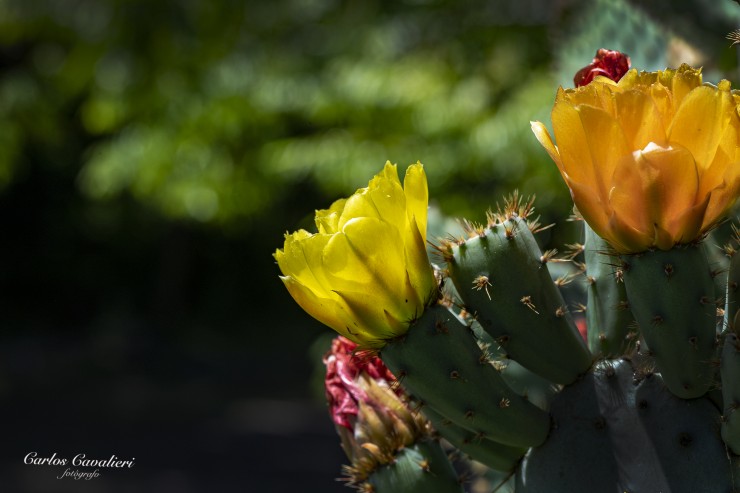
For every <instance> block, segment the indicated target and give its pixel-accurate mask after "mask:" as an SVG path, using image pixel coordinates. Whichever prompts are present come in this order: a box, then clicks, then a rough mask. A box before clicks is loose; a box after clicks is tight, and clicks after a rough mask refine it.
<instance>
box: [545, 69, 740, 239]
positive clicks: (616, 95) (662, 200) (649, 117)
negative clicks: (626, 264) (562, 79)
mask: <svg viewBox="0 0 740 493" xmlns="http://www.w3.org/2000/svg"><path fill="white" fill-rule="evenodd" d="M738 104H740V94H737V93H736V92H735V91H731V89H730V82H729V81H726V80H723V81H721V82H720V83H719V84H718V85H717V86H714V85H711V84H707V83H702V75H701V69H693V68H691V67H689V66H688V65H682V66H681V67H680V68H678V69H676V70H664V71H658V72H638V71H636V70H630V71H629V72H627V74H626V75H625V76H624V77H623V78H622V79H621V80H620V81H619V82H614V81H612V80H609V79H608V78H606V77H600V76H597V77H595V78H594V80H593V81H592V82H591V83H589V84H587V85H585V86H583V87H578V88H576V89H562V88H560V89H559V90H558V93H557V97H556V99H555V106H554V108H553V110H552V125H553V130H554V134H555V141H556V142H557V146H556V145H555V142H554V141H553V138H552V137H551V136H550V133H549V132H548V131H547V129H546V128H545V126H544V125H543V124H542V123H541V122H532V130H533V131H534V134H535V136H536V137H537V139H538V140H539V142H540V143H541V144H542V146H543V147H544V148H545V150H547V152H548V153H549V155H550V157H551V158H552V159H553V161H555V164H556V165H557V166H558V169H559V170H560V174H561V175H562V177H563V179H564V180H565V182H566V184H567V185H568V187H569V188H570V192H571V196H572V197H573V201H574V202H575V205H576V207H577V208H578V210H579V211H580V213H581V215H582V216H583V218H584V219H585V220H586V221H587V222H588V224H589V225H590V226H591V228H593V230H594V231H596V233H598V234H599V236H601V237H602V238H604V239H605V240H606V241H608V242H609V243H610V244H611V245H612V246H613V247H614V248H615V249H616V250H617V251H618V252H620V253H637V252H641V251H645V250H648V249H651V248H659V249H661V250H669V249H671V248H672V247H673V246H674V245H677V244H682V243H690V242H692V241H695V240H696V239H698V238H700V237H701V236H702V235H703V234H704V233H705V232H706V231H707V230H709V229H710V228H711V227H712V226H714V225H715V224H716V223H717V222H718V221H720V220H721V219H722V218H723V217H724V216H725V215H726V214H727V212H728V211H729V209H730V208H731V207H732V205H733V204H734V202H735V199H736V197H737V195H738V192H739V191H740V115H739V114H738Z"/></svg>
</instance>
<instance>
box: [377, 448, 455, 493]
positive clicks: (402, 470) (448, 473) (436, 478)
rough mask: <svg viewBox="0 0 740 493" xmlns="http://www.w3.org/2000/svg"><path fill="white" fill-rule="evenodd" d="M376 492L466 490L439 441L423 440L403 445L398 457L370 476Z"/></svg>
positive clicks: (452, 492) (407, 492) (437, 492)
mask: <svg viewBox="0 0 740 493" xmlns="http://www.w3.org/2000/svg"><path fill="white" fill-rule="evenodd" d="M368 482H369V483H370V484H371V485H372V488H373V489H372V490H370V491H373V492H374V493H399V492H403V493H463V492H464V490H463V487H462V486H461V484H460V482H459V480H458V478H457V474H456V473H455V470H454V469H453V467H452V464H450V461H449V459H448V458H447V454H445V452H444V450H442V447H440V445H439V442H436V441H434V440H424V441H421V442H417V443H415V444H414V445H411V446H409V447H406V448H404V449H403V450H401V451H400V452H398V455H396V457H395V460H394V461H393V462H392V463H391V464H388V465H385V466H383V467H380V468H378V469H376V470H375V471H374V472H373V473H372V474H371V475H370V477H369V478H368Z"/></svg>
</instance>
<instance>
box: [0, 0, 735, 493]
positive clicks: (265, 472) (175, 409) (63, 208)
mask: <svg viewBox="0 0 740 493" xmlns="http://www.w3.org/2000/svg"><path fill="white" fill-rule="evenodd" d="M739 27H740V7H739V6H738V5H737V4H736V3H734V2H732V1H730V0H724V1H722V0H705V1H699V0H697V1H686V2H678V1H667V0H666V1H658V0H654V1H638V0H630V1H627V0H612V1H607V0H591V1H575V0H573V1H552V0H518V1H503V0H489V1H479V0H462V1H453V0H448V1H445V0H408V1H380V0H369V1H361V2H360V1H342V0H279V1H274V2H270V1H261V2H260V1H255V0H247V1H233V0H222V1H217V2H216V1H211V2H205V1H202V2H201V1H197V0H190V1H181V0H158V1H143V0H107V1H101V0H57V1H52V0H49V1H40V0H0V427H1V428H0V429H1V430H2V434H1V435H0V491H3V492H5V491H8V492H28V493H36V492H39V493H41V492H77V491H83V492H88V491H89V492H101V493H103V492H106V493H107V492H168V491H175V492H183V493H188V492H212V491H217V492H230V491H240V492H243V491H246V492H258V491H266V492H271V493H282V492H286V493H287V492H291V493H294V492H307V493H309V492H330V491H348V490H346V488H344V487H343V486H342V485H341V482H337V481H335V478H337V477H338V476H339V475H340V466H341V464H342V463H343V462H344V457H343V455H342V452H341V450H340V448H339V445H338V438H337V437H336V436H335V434H334V430H333V425H332V424H331V422H330V420H329V418H328V415H327V413H326V410H325V407H324V403H323V400H322V390H321V387H320V384H321V371H322V369H321V368H320V358H321V354H322V353H323V351H324V350H325V348H326V347H327V344H328V341H329V339H330V338H331V333H330V331H329V330H328V329H326V328H324V327H322V326H320V324H318V323H317V322H315V321H313V320H312V319H311V318H310V317H309V316H307V315H306V314H305V313H303V312H302V311H301V310H300V309H299V308H298V306H297V305H296V304H295V303H294V302H293V301H292V299H291V298H290V296H289V295H288V293H287V292H286V291H285V289H284V288H283V286H282V284H281V283H280V281H279V280H278V277H277V276H278V273H279V272H278V269H277V266H276V265H275V264H274V261H273V259H272V253H273V252H274V251H275V249H276V248H278V247H281V246H282V236H283V234H284V233H285V232H286V231H287V230H294V229H298V228H300V227H307V228H309V227H310V226H311V221H312V213H313V211H314V209H317V208H324V207H327V206H328V205H329V204H330V203H331V202H332V201H333V200H335V199H337V198H339V197H340V196H346V195H348V194H349V193H351V192H353V191H354V190H355V189H356V188H358V187H361V186H364V185H366V183H367V181H368V179H369V178H370V177H371V176H372V175H373V174H374V173H376V172H377V171H379V170H380V169H381V167H382V165H383V163H384V162H385V161H386V159H390V160H391V161H393V162H397V163H399V167H400V168H401V169H402V170H403V169H404V168H405V166H406V165H408V164H409V163H411V162H416V161H417V160H421V161H422V162H423V163H424V164H425V167H426V170H427V174H428V176H429V181H430V189H431V197H432V201H433V202H434V204H435V205H436V206H437V207H438V208H439V209H440V210H441V211H442V212H443V213H444V214H445V215H447V216H452V217H462V216H467V217H470V218H471V219H473V220H481V219H482V218H483V214H484V211H485V210H486V209H487V208H488V207H490V206H495V203H496V202H497V201H498V200H499V198H500V196H501V195H502V194H504V193H507V192H510V191H511V190H513V189H514V188H517V187H518V188H519V189H521V190H523V191H524V192H525V193H535V194H537V196H538V202H537V204H538V210H539V211H540V212H541V213H542V214H543V216H544V217H543V222H545V223H548V222H552V221H555V220H557V221H559V222H560V224H561V226H560V227H559V228H556V229H555V230H553V231H552V232H551V233H550V235H551V236H548V237H545V238H543V241H544V242H546V243H550V244H552V245H556V246H557V245H561V244H562V243H564V242H572V241H573V240H574V238H569V237H568V235H567V233H568V231H569V230H568V228H567V226H562V224H563V221H562V220H563V218H565V217H566V216H567V215H568V213H569V211H570V207H571V204H570V202H569V199H568V193H567V189H566V188H565V186H564V185H563V184H562V183H561V182H560V178H559V176H558V174H557V170H556V169H555V166H554V165H553V164H552V163H551V162H549V159H548V158H547V155H546V153H545V152H543V150H542V149H541V148H540V147H539V145H538V144H537V142H536V140H535V139H534V138H533V136H532V135H531V132H530V130H529V121H530V120H532V119H540V120H543V121H546V122H547V121H549V109H550V107H551V105H552V102H553V99H554V95H555V90H556V88H557V86H558V84H563V85H570V84H571V78H572V75H573V74H574V73H575V71H576V70H577V69H578V68H580V67H582V66H584V65H586V64H587V63H589V62H590V60H591V57H592V56H593V54H594V53H595V51H596V49H597V48H600V47H606V48H611V49H620V50H622V51H625V52H627V53H628V54H630V55H631V57H632V62H633V66H635V67H638V68H640V69H658V68H663V67H665V66H666V65H674V66H675V65H677V64H678V63H681V62H684V61H686V62H689V63H692V64H695V65H703V66H704V73H705V78H706V80H710V81H717V80H719V78H721V77H727V78H730V79H731V80H735V81H737V80H740V78H738V73H737V60H738V58H737V52H736V49H735V48H730V41H728V40H727V39H725V36H726V35H727V33H729V32H730V31H732V30H734V29H737V28H739ZM34 451H35V452H38V454H39V456H40V457H49V456H51V455H52V454H53V453H56V454H57V457H64V458H67V459H68V460H71V458H72V457H73V456H74V455H76V454H78V453H84V454H86V455H87V457H88V458H102V459H107V458H109V457H110V456H111V455H114V454H115V455H117V456H118V457H120V458H122V459H130V458H135V463H136V465H135V467H134V468H133V469H130V470H129V469H127V470H103V471H101V476H100V477H98V478H96V479H93V480H91V481H74V480H71V479H63V480H57V479H56V477H57V476H58V475H60V474H62V472H63V471H64V469H65V468H64V467H60V466H56V467H50V466H32V465H24V464H23V457H24V456H25V455H26V454H28V453H29V452H34Z"/></svg>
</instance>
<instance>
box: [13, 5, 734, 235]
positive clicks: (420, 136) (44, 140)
mask: <svg viewBox="0 0 740 493" xmlns="http://www.w3.org/2000/svg"><path fill="white" fill-rule="evenodd" d="M650 3H651V2H644V1H637V0H635V1H632V2H627V1H624V0H622V1H604V0H598V1H594V2H577V1H567V2H550V1H549V0H519V1H516V2H512V1H504V0H489V1H479V0H464V1H451V0H448V1H445V0H413V1H412V0H409V1H405V2H400V1H380V0H372V1H363V2H347V1H341V0H280V1H275V2H270V1H254V0H252V1H235V0H224V1H221V2H206V1H197V0H189V1H179V0H158V1H144V0H107V1H101V0H62V1H52V0H48V1H44V0H2V1H0V60H1V61H0V63H2V72H1V73H0V115H2V118H1V119H0V186H3V187H8V186H11V184H12V182H13V180H14V177H15V176H17V175H18V174H23V173H24V172H25V170H24V167H26V166H27V165H28V164H27V163H26V162H25V160H24V155H25V154H26V153H27V151H26V150H27V149H28V148H29V147H32V148H34V149H36V150H37V151H38V152H41V153H43V156H44V158H45V160H46V161H48V165H50V166H54V165H58V166H73V167H75V168H76V170H77V174H76V175H77V187H78V189H79V191H80V192H81V193H82V194H84V196H85V197H87V198H89V199H91V200H93V201H95V200H103V201H110V200H117V199H119V198H120V197H122V196H124V195H128V196H131V197H133V198H134V199H135V200H137V201H140V202H141V203H144V204H147V206H151V207H152V208H153V209H155V210H158V211H160V212H161V213H163V214H165V215H166V216H168V217H173V218H187V219H192V220H195V221H199V222H215V223H229V222H233V221H234V220H239V219H247V220H248V219H249V218H251V217H254V216H257V215H260V214H265V213H267V211H270V209H271V207H272V206H273V205H275V204H276V197H279V196H280V194H281V193H283V191H284V190H286V189H291V185H294V184H296V183H299V184H306V183H308V184H309V186H311V187H313V188H315V189H316V190H317V191H318V192H319V193H321V194H324V195H326V196H327V197H334V196H337V195H340V194H345V193H347V192H348V191H351V190H353V189H354V188H356V187H357V186H360V185H362V184H363V183H365V181H366V179H367V177H369V176H371V175H372V174H373V173H374V172H376V171H377V170H378V169H379V168H380V167H381V166H382V164H383V162H385V160H386V159H390V160H391V161H393V162H398V163H399V164H401V165H402V166H405V165H406V164H408V163H410V162H415V161H417V160H421V161H422V162H424V163H425V164H426V165H427V170H428V174H429V178H430V183H431V187H432V194H433V197H434V199H435V200H437V201H438V202H440V203H441V204H442V206H443V209H445V210H449V211H450V212H451V213H454V214H469V213H471V212H473V211H475V213H476V214H481V213H482V210H484V209H485V208H486V207H488V206H489V205H492V204H493V203H495V198H496V197H498V196H499V195H500V194H501V193H503V192H505V191H509V190H511V189H513V188H515V187H520V188H523V189H525V190H527V191H528V192H536V193H537V194H538V195H539V196H540V201H539V205H540V207H541V208H549V207H555V208H556V211H554V212H555V213H556V215H557V214H562V213H564V212H565V211H567V210H568V207H569V206H568V204H567V193H566V191H565V189H564V187H563V186H562V185H560V183H559V178H558V176H557V173H556V171H555V169H554V167H553V166H552V164H551V163H549V162H548V160H547V159H546V157H545V154H544V153H543V152H542V151H541V150H540V149H539V148H538V146H537V145H536V143H535V141H534V139H533V138H532V136H531V134H530V131H529V125H528V122H529V120H532V119H541V120H547V119H548V111H549V107H550V105H551V103H552V99H553V96H554V92H555V88H556V84H557V83H564V84H567V83H568V77H569V76H570V74H571V73H572V72H573V71H574V70H575V69H577V68H578V67H580V66H583V65H585V64H586V63H588V61H589V60H590V57H591V55H592V53H593V52H595V50H596V48H599V47H601V46H606V47H609V48H617V49H620V48H621V49H623V50H625V51H627V52H628V53H630V54H631V55H632V57H633V62H635V64H636V65H639V66H640V67H644V68H657V67H659V66H660V65H664V64H665V62H666V60H667V59H668V58H669V56H670V53H668V51H669V48H670V47H671V42H672V40H674V39H676V36H679V37H680V39H684V38H685V39H684V44H685V45H686V47H685V49H684V51H685V52H687V53H691V50H704V52H703V54H702V55H701V57H703V59H702V60H701V61H702V62H704V61H705V60H709V63H710V65H712V64H713V61H718V60H720V58H722V63H723V67H724V68H725V69H728V68H729V69H732V68H734V65H736V63H735V58H733V57H732V51H730V50H727V44H728V43H727V42H726V41H725V40H724V39H723V38H724V35H725V34H726V32H727V31H724V32H723V31H721V29H722V27H723V26H721V25H717V22H716V19H715V17H717V18H720V19H722V20H723V22H725V23H726V24H727V26H728V28H733V27H735V26H734V25H733V22H737V23H740V18H738V13H737V7H736V5H734V4H733V3H732V2H729V1H724V2H721V1H713V2H712V3H711V4H707V5H703V4H705V3H706V2H698V3H697V2H694V3H695V4H696V5H697V6H695V7H694V8H693V9H694V10H695V11H697V12H700V13H702V12H703V14H702V15H701V16H699V17H695V18H693V19H691V20H693V23H692V25H693V26H694V27H693V32H686V31H687V30H686V29H685V26H684V24H685V22H684V24H682V23H681V22H677V21H676V19H678V20H684V21H685V19H686V18H687V17H688V16H690V15H691V13H692V12H691V9H692V7H691V5H690V3H691V2H683V3H682V2H671V3H670V4H668V6H667V7H666V8H664V9H663V10H661V11H660V12H659V13H660V16H659V17H657V18H656V17H655V15H654V14H655V12H652V11H651V9H652V10H653V11H654V10H655V6H654V5H652V6H650V5H648V4H650ZM653 3H655V2H653ZM684 3H685V4H686V5H683V4H684ZM699 4H702V5H699ZM712 5H713V6H714V7H712ZM672 14H673V15H672ZM651 16H653V17H651ZM712 16H714V17H712ZM733 16H734V17H733ZM651 19H656V20H651ZM702 20H704V21H705V24H710V25H709V26H707V25H704V24H702ZM707 31H710V32H711V33H712V36H709V38H708V37H707ZM692 35H693V36H694V38H691V36H692ZM681 36H683V38H681ZM692 39H694V40H695V41H696V42H693V41H692ZM707 39H710V41H711V42H709V43H708V42H707ZM708 46H709V48H708ZM719 46H722V47H723V48H724V49H725V50H724V52H723V53H721V57H718V56H716V55H715V53H707V52H706V51H707V49H713V50H715V51H716V50H717V49H718V47H719ZM558 49H559V51H558ZM728 53H729V54H730V57H729V59H730V62H729V63H728V62H727V60H725V59H727V58H728V56H727V55H728ZM733 63H734V65H733ZM714 65H717V66H718V64H716V63H715V64H714ZM553 69H554V70H553ZM314 206H315V204H310V205H308V204H307V208H306V209H307V211H308V210H310V209H311V208H313V207H314ZM285 226H286V227H291V226H292V225H290V224H286V225H285Z"/></svg>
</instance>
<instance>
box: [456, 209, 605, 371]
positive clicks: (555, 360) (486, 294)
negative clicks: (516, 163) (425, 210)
mask: <svg viewBox="0 0 740 493" xmlns="http://www.w3.org/2000/svg"><path fill="white" fill-rule="evenodd" d="M450 248H451V252H450V255H449V256H448V257H447V260H448V270H449V275H450V277H451V278H452V280H453V282H454V284H455V287H456V288H457V291H458V293H459V294H460V296H461V298H462V300H463V302H464V303H465V307H466V309H467V310H468V311H469V312H470V313H471V314H472V315H473V316H474V317H475V318H476V320H478V322H479V323H480V324H481V326H482V327H483V328H484V329H485V330H486V331H487V332H488V333H489V334H490V335H491V337H493V339H494V340H495V341H496V342H497V343H498V344H499V345H500V346H501V347H502V348H503V349H504V350H505V351H506V353H507V354H508V356H509V357H510V358H511V359H513V360H515V361H517V362H519V363H520V364H521V365H522V366H524V367H526V368H528V369H529V370H531V371H533V372H534V373H536V374H538V375H540V376H541V377H543V378H545V379H547V380H550V381H553V382H556V383H559V384H568V383H571V382H573V381H574V380H575V379H576V378H577V377H578V376H579V375H581V374H582V373H584V372H586V370H588V368H589V367H590V366H591V363H592V358H591V353H590V352H589V351H588V348H587V347H586V345H585V343H584V341H583V339H582V338H581V336H580V334H579V333H578V330H577V329H576V327H575V324H574V323H573V320H572V317H571V315H570V313H569V311H568V308H567V306H566V305H565V302H564V301H563V297H562V296H561V294H560V292H559V291H558V289H557V287H556V286H555V284H554V283H553V281H552V279H551V277H550V274H549V272H548V269H547V265H546V262H545V260H546V259H545V258H544V257H543V255H542V253H541V252H540V249H539V247H538V246H537V242H536V241H535V239H534V236H532V233H531V232H530V230H529V227H528V226H527V223H526V221H524V220H522V219H520V218H518V217H511V218H509V219H506V220H505V221H503V222H500V223H496V224H493V225H491V226H490V227H489V228H486V229H485V230H482V231H481V233H480V234H477V235H473V236H472V237H471V238H469V239H468V240H466V241H465V242H462V243H460V244H456V245H454V246H453V245H450Z"/></svg>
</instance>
